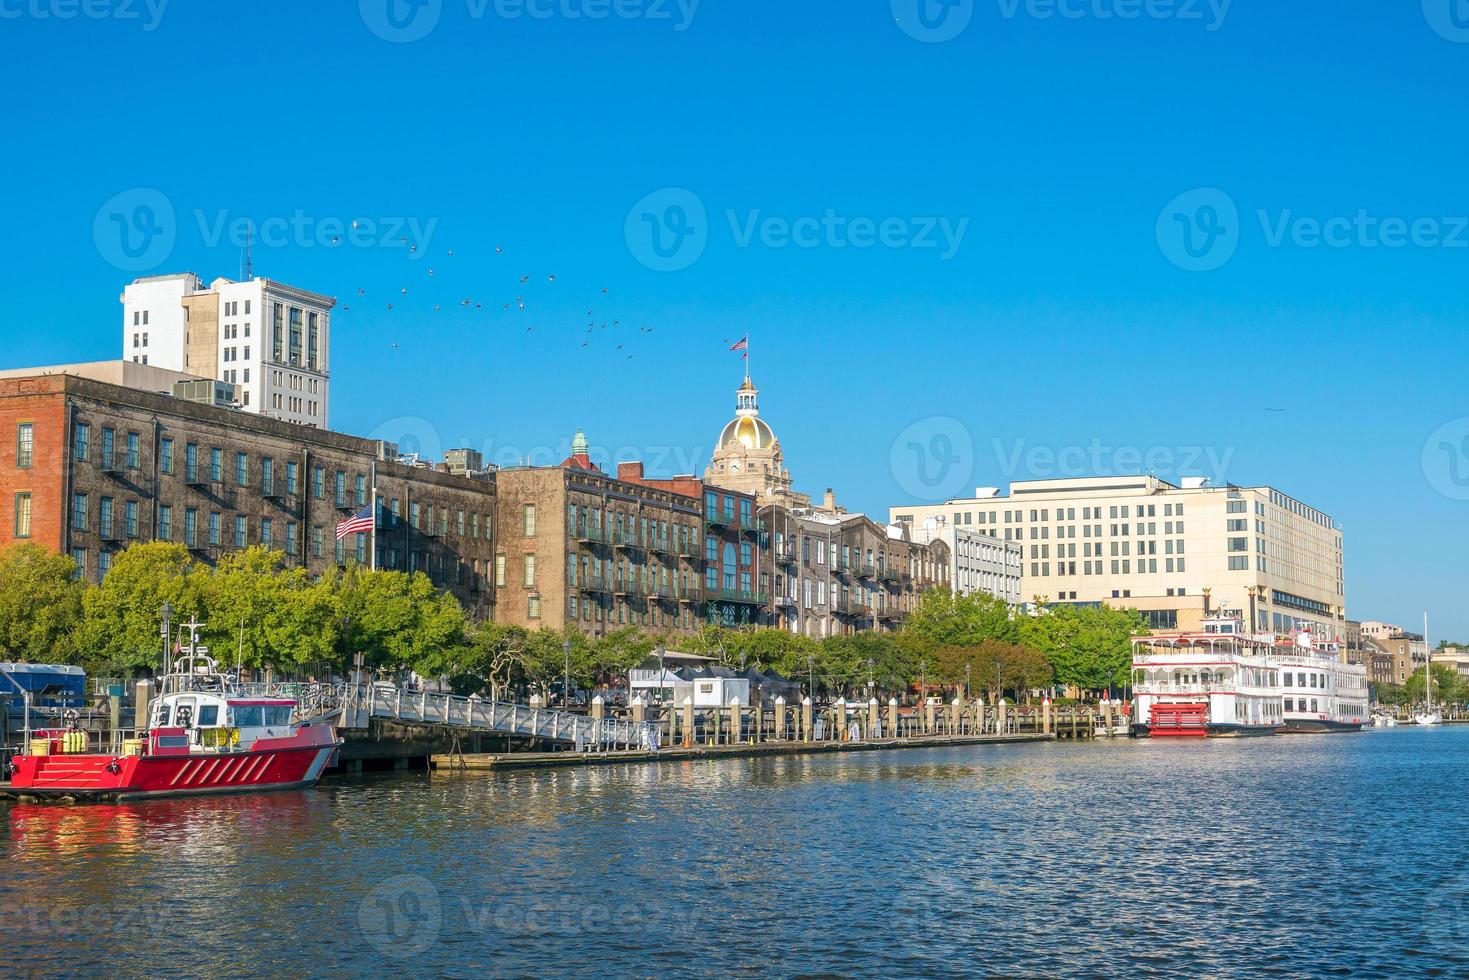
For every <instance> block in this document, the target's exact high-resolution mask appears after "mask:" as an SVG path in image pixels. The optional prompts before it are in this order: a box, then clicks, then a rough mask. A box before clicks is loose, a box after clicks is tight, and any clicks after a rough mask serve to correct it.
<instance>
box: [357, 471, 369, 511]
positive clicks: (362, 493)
mask: <svg viewBox="0 0 1469 980" xmlns="http://www.w3.org/2000/svg"><path fill="white" fill-rule="evenodd" d="M366 503H367V477H365V476H363V475H362V474H361V473H358V474H357V506H358V507H361V506H362V505H364V504H366Z"/></svg>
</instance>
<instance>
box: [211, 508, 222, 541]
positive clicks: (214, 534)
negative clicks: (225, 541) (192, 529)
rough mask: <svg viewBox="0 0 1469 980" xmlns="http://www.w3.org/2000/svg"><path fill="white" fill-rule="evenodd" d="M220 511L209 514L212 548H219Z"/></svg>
mask: <svg viewBox="0 0 1469 980" xmlns="http://www.w3.org/2000/svg"><path fill="white" fill-rule="evenodd" d="M219 543H220V538H219V511H217V510H212V511H210V512H209V544H210V546H211V547H215V548H217V547H219Z"/></svg>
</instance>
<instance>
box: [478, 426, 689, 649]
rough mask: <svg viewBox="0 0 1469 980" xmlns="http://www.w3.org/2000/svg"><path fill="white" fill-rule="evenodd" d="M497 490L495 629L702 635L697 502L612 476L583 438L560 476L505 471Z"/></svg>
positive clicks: (556, 469) (551, 470)
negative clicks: (508, 626)
mask: <svg viewBox="0 0 1469 980" xmlns="http://www.w3.org/2000/svg"><path fill="white" fill-rule="evenodd" d="M495 481H496V488H497V489H496V503H497V507H498V512H499V515H500V518H499V528H500V539H499V541H498V547H497V550H496V552H495V558H494V562H495V564H494V580H495V586H494V587H495V591H496V595H497V598H498V603H497V606H496V619H497V620H499V621H500V622H505V623H513V624H517V625H520V626H524V627H527V628H530V629H534V628H537V627H549V628H552V629H563V628H565V627H567V626H572V627H574V628H576V629H579V630H581V631H582V632H585V633H588V634H590V635H593V636H601V635H604V634H606V633H610V632H614V631H616V630H618V629H622V628H624V627H628V626H637V627H640V628H643V629H648V630H656V631H682V632H688V631H692V630H693V629H694V628H695V627H696V626H697V625H698V623H699V620H700V614H699V607H700V604H701V603H702V601H703V587H702V584H701V581H700V575H701V565H700V555H701V553H702V551H701V549H702V547H703V534H702V520H703V518H702V514H701V512H700V510H699V502H698V500H697V499H694V498H690V497H688V496H687V495H685V494H682V493H674V492H673V491H671V490H666V489H663V488H660V487H654V486H650V485H647V484H644V483H634V482H629V481H625V480H620V479H617V478H615V477H611V476H608V475H607V474H606V473H604V472H603V471H602V470H601V469H599V468H598V467H597V466H596V464H594V463H593V462H592V461H591V459H590V458H589V456H588V449H587V439H586V436H585V435H584V434H583V433H581V432H578V433H577V434H576V438H575V439H573V440H572V451H571V455H570V456H569V457H567V458H566V459H565V460H563V461H562V463H561V464H560V465H559V466H539V467H515V468H503V469H499V470H496V471H495Z"/></svg>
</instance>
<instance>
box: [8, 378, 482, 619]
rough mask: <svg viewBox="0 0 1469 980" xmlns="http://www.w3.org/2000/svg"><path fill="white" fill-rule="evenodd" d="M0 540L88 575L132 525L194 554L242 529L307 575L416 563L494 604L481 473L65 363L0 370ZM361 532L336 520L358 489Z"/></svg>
mask: <svg viewBox="0 0 1469 980" xmlns="http://www.w3.org/2000/svg"><path fill="white" fill-rule="evenodd" d="M0 431H3V432H5V433H8V434H9V435H8V437H7V438H6V443H7V446H6V448H5V449H3V450H0V499H4V500H5V501H7V502H8V503H9V505H10V506H11V508H12V519H11V520H9V521H4V522H0V545H6V544H11V543H14V542H17V541H31V542H34V543H36V544H40V545H43V546H44V547H46V548H48V549H50V550H52V551H55V552H58V553H60V554H69V555H71V556H72V558H73V559H74V560H75V561H76V564H77V568H78V571H79V573H80V574H81V575H82V576H83V577H84V578H86V579H88V580H89V581H94V582H95V581H100V580H101V579H102V578H104V577H105V576H106V574H107V572H108V570H109V569H110V568H111V565H112V562H113V560H114V559H115V557H116V555H117V553H118V552H119V551H120V550H122V549H123V548H125V547H127V546H128V545H129V544H131V543H133V542H136V541H158V540H165V541H176V542H180V543H182V544H184V545H185V546H187V547H188V549H189V550H190V552H191V553H192V554H193V555H194V556H195V557H196V558H197V559H198V560H200V561H202V562H204V563H206V564H213V563H214V562H216V561H217V560H218V559H219V557H220V556H222V555H224V554H226V553H228V552H230V551H236V550H240V549H243V548H246V547H249V546H252V545H264V546H266V547H270V548H274V549H278V550H280V551H282V552H283V553H284V554H285V560H286V562H287V563H288V564H290V565H296V566H301V567H304V568H306V569H307V570H308V571H310V572H311V573H312V574H314V575H319V574H322V573H324V572H326V571H328V570H329V569H331V568H333V567H336V566H343V565H347V564H351V563H360V564H365V565H366V564H371V563H372V562H373V560H374V558H376V560H377V564H378V566H379V567H382V568H395V569H403V570H416V571H423V572H425V573H426V574H428V575H429V577H430V578H431V579H433V581H434V583H435V584H436V585H438V586H439V587H440V588H442V589H444V590H446V591H450V592H452V593H454V594H455V596H456V597H457V598H458V599H459V600H460V602H461V603H463V604H464V606H465V608H466V609H467V610H468V611H469V613H470V615H471V616H473V617H476V618H487V617H489V616H490V614H491V613H492V611H493V608H494V596H493V593H492V592H491V591H490V589H489V587H488V585H487V582H488V578H487V575H486V573H487V572H488V570H489V567H490V561H491V559H492V557H493V555H494V531H495V529H494V524H493V515H494V513H495V505H494V492H495V488H494V484H493V483H492V482H489V481H485V480H469V479H465V478H462V477H455V476H452V475H450V474H447V473H439V472H435V471H432V470H428V469H423V468H418V467H407V466H402V465H400V464H398V463H396V462H394V461H393V460H392V456H391V453H388V454H386V456H385V454H384V453H383V447H382V445H381V444H380V443H378V442H375V441H373V440H369V439H360V438H357V437H354V436H348V435H343V434H340V433H334V432H327V431H323V430H319V429H308V428H305V427H303V426H300V425H293V424H290V423H287V422H282V421H278V420H275V419H271V418H265V417H261V416H256V415H249V414H245V413H242V412H238V411H234V410H231V409H226V408H218V407H215V406H212V405H207V404H198V403H194V402H190V401H185V400H183V399H179V398H173V397H171V396H168V395H162V394H157V393H155V392H151V391H144V390H137V389H133V388H126V387H122V386H119V385H113V384H108V383H105V382H99V381H94V380H92V379H89V378H82V377H77V376H74V375H48V376H33V377H11V378H5V379H0ZM374 476H375V477H376V485H377V491H378V492H377V496H378V498H379V508H378V510H379V514H378V520H377V525H378V527H377V530H376V535H375V536H376V539H377V542H376V543H377V548H376V552H375V553H374V552H373V551H372V550H371V549H372V547H373V540H372V539H373V537H374V535H373V534H372V533H364V534H359V535H351V536H348V537H347V538H345V539H343V540H337V538H336V526H337V524H338V523H339V522H340V521H341V520H342V519H343V518H345V517H347V516H349V515H351V514H353V513H355V512H357V511H359V510H360V509H361V508H362V507H364V506H366V505H367V504H368V502H369V501H370V500H371V499H372V491H371V487H372V486H373V478H374Z"/></svg>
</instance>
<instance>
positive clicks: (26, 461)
mask: <svg viewBox="0 0 1469 980" xmlns="http://www.w3.org/2000/svg"><path fill="white" fill-rule="evenodd" d="M35 438H36V427H35V425H34V424H33V423H31V422H22V423H20V424H19V425H17V426H16V427H15V465H16V466H18V467H20V468H21V469H26V468H27V467H29V466H30V465H31V457H32V455H33V454H34V452H35V448H36V446H35Z"/></svg>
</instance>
